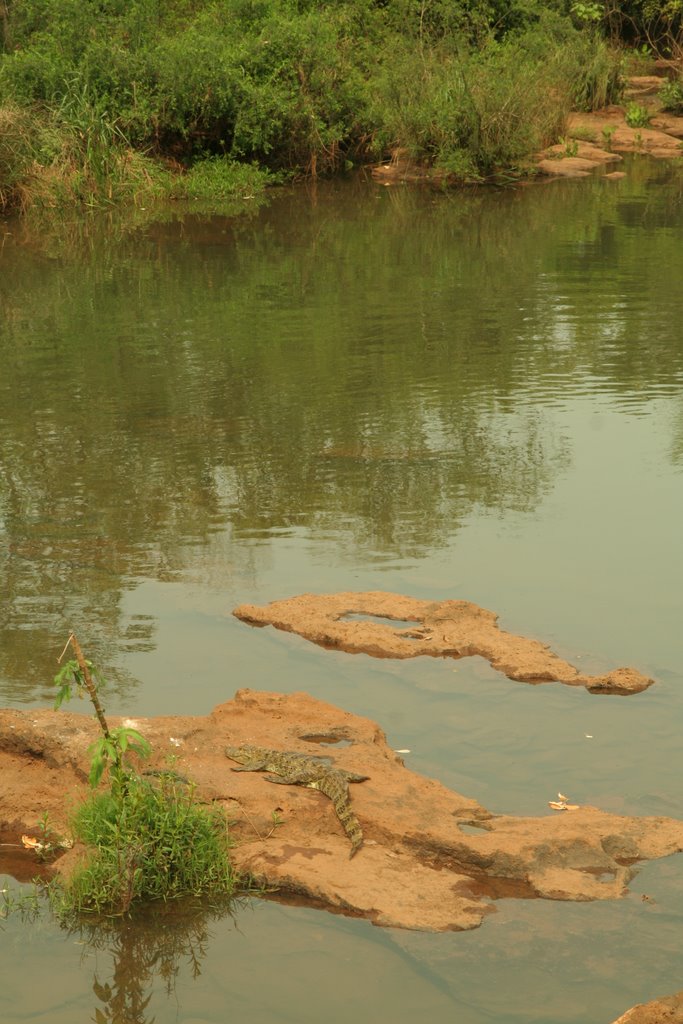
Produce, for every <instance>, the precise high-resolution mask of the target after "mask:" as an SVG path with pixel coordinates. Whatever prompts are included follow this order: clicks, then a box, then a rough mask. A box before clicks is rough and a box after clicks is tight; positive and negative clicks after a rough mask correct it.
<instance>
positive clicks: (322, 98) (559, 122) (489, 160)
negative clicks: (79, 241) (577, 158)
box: [0, 0, 683, 208]
mask: <svg viewBox="0 0 683 1024" xmlns="http://www.w3.org/2000/svg"><path fill="white" fill-rule="evenodd" d="M660 6H661V5H658V4H653V3H652V0H622V2H619V3H616V4H615V3H613V2H612V0H610V3H609V4H607V3H605V5H604V6H603V3H600V2H597V0H596V2H578V0H486V2H479V0H476V2H475V0H99V2H96V3H95V2H90V0H89V2H86V3H84V2H83V0H0V205H4V206H6V207H7V206H11V205H19V206H21V207H24V208H26V207H28V206H31V205H43V206H56V205H62V204H71V203H83V204H86V205H101V204H103V203H107V202H115V201H120V200H130V199H131V198H135V199H137V200H138V201H143V200H148V199H152V198H154V197H171V198H173V197H176V198H194V197H200V198H207V197H219V198H221V197H226V196H230V195H240V194H242V195H244V194H247V195H249V194H254V193H255V192H256V191H258V190H260V189H261V188H263V187H264V186H265V185H266V184H267V183H268V182H269V181H271V180H273V177H274V176H278V175H279V176H281V175H283V174H309V175H316V174H319V173H329V172H335V171H339V170H342V169H344V168H346V167H349V166H351V165H354V164H357V163H359V162H363V161H367V160H376V159H379V158H381V157H384V156H386V155H388V154H389V153H391V152H392V151H394V150H396V149H403V150H405V151H407V152H408V153H410V154H411V155H412V156H414V157H416V158H418V159H421V160H424V161H426V162H428V163H429V164H431V165H435V166H437V167H439V168H441V169H443V170H444V171H448V172H450V173H451V174H453V175H454V176H455V177H456V178H458V179H460V180H481V179H482V178H487V177H489V176H491V175H494V174H495V173H496V172H498V171H501V170H510V169H514V168H515V167H516V166H517V165H518V164H519V163H520V161H522V160H523V159H524V157H526V156H527V155H528V154H529V153H530V152H532V151H533V150H534V149H535V148H539V147H541V146H543V145H545V144H547V143H549V142H551V141H555V140H556V139H557V137H558V136H559V135H560V134H561V132H562V128H563V124H564V120H565V118H566V115H567V113H568V111H569V109H570V108H571V107H572V106H579V107H581V108H584V109H585V108H588V109H592V108H595V107H597V106H600V105H602V104H604V103H605V102H610V101H613V100H615V99H616V98H617V97H618V95H619V90H620V86H621V76H620V66H621V58H620V53H619V50H618V49H617V48H615V44H616V43H618V42H620V41H621V40H623V39H627V40H628V41H629V42H632V43H640V42H645V43H646V44H649V43H652V42H654V40H652V38H651V36H652V34H653V33H656V36H657V41H659V42H661V43H662V45H667V46H668V47H669V49H671V47H672V46H673V45H674V42H675V40H677V39H678V38H679V37H680V23H681V8H682V7H683V0H669V3H668V4H667V6H666V12H667V13H664V8H663V7H662V8H661V11H660V10H659V8H660ZM653 8H656V9H657V11H656V12H655V13H656V14H657V16H656V17H655V16H654V15H653ZM657 12H658V13H657Z"/></svg>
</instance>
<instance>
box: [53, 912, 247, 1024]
mask: <svg viewBox="0 0 683 1024" xmlns="http://www.w3.org/2000/svg"><path fill="white" fill-rule="evenodd" d="M240 905H242V901H235V900H227V899H226V900H225V901H224V902H222V903H221V902H219V903H216V902H215V901H214V902H212V903H211V904H210V905H207V904H206V903H195V902H193V901H191V900H190V901H182V902H174V903H158V904H156V903H155V904H149V905H148V906H146V907H145V908H144V910H142V911H139V912H138V913H136V914H134V915H130V916H127V917H124V918H115V919H111V918H100V919H97V920H93V921H89V920H83V919H81V920H80V921H79V922H78V924H72V925H69V926H68V927H67V930H68V932H69V934H70V935H72V936H74V937H76V939H77V940H78V941H79V942H80V943H82V944H83V947H84V950H83V955H84V956H85V955H87V954H88V953H89V952H91V951H94V952H97V953H100V952H102V953H106V954H108V955H109V956H110V957H111V967H110V969H109V972H108V977H105V976H104V975H103V974H102V972H101V971H100V970H99V969H97V970H96V971H95V975H94V977H93V986H92V987H93V992H94V993H95V996H96V998H97V1003H96V1004H95V1011H94V1015H93V1017H92V1020H94V1021H96V1022H97V1024H154V1021H155V1019H156V1018H155V1016H154V1015H152V1013H151V1011H150V1003H151V1000H152V996H153V995H154V990H155V988H156V987H157V983H158V982H159V981H160V982H162V983H163V987H164V988H165V990H166V995H167V997H169V996H172V995H173V994H174V993H175V985H176V979H177V977H178V974H179V972H180V970H181V969H182V968H183V966H185V967H187V968H189V971H190V974H191V976H192V978H193V979H195V978H198V977H199V976H200V974H201V964H202V960H203V959H204V958H205V956H206V954H207V951H208V945H209V941H210V939H211V932H210V929H209V925H210V923H211V922H212V921H217V920H221V919H223V918H224V917H226V916H228V915H229V916H231V917H233V918H234V915H235V910H236V909H237V908H238V907H239V906H240Z"/></svg>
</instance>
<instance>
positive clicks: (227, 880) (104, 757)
mask: <svg viewBox="0 0 683 1024" xmlns="http://www.w3.org/2000/svg"><path fill="white" fill-rule="evenodd" d="M69 646H71V647H72V648H73V652H74V654H75V658H74V659H73V660H71V661H67V662H66V663H65V664H63V665H62V667H61V668H60V670H59V672H58V673H57V675H56V676H55V680H54V681H55V686H56V687H57V696H56V699H55V708H58V707H60V706H61V705H62V704H63V703H64V702H65V701H68V700H70V699H71V697H72V695H73V690H74V689H76V690H77V691H78V692H79V693H80V694H86V693H87V696H88V697H89V698H90V701H91V703H92V705H93V708H94V711H95V716H96V718H97V721H98V723H99V726H100V737H99V739H98V740H97V741H96V742H95V743H94V744H93V745H92V746H91V747H90V754H91V765H90V785H91V786H92V787H93V788H94V787H96V786H97V785H98V784H99V783H100V781H101V779H102V777H103V775H104V773H105V772H108V776H109V789H108V791H106V792H100V793H93V795H92V796H91V797H90V799H89V800H87V801H86V802H85V803H84V804H83V805H82V806H81V807H79V808H78V810H77V811H76V812H75V814H74V817H73V823H72V824H73V831H74V834H75V836H76V838H77V839H79V840H80V841H81V842H83V843H84V844H85V846H86V848H87V854H86V857H85V859H84V861H83V862H82V863H81V864H80V865H79V866H78V867H77V868H76V870H75V871H74V872H73V873H72V874H71V876H70V877H69V878H68V879H67V880H66V881H62V880H57V881H55V882H54V883H52V885H51V888H50V896H51V899H52V905H53V907H54V909H55V911H56V912H57V914H58V916H59V917H60V918H61V919H62V920H68V919H69V918H72V917H74V916H76V917H77V916H78V915H79V914H82V913H87V912H91V913H98V914H108V915H112V914H125V913H127V911H128V910H129V909H130V907H131V906H132V905H133V904H134V903H140V902H144V901H147V900H157V899H163V900H169V899H176V898H179V897H183V896H212V895H217V896H221V897H225V896H226V895H227V896H230V895H231V894H232V892H233V890H234V888H235V884H236V878H235V875H234V873H233V870H232V866H231V863H230V857H229V849H230V843H229V840H228V830H227V822H226V819H225V816H224V814H223V812H222V811H221V810H220V809H219V808H206V807H204V806H202V805H201V804H199V803H198V802H197V800H196V799H195V796H194V789H193V787H192V786H190V785H189V784H188V783H187V781H186V780H184V779H181V777H180V776H178V775H176V774H175V773H174V772H170V771H168V772H149V773H148V776H147V777H142V776H140V775H139V774H138V773H137V771H136V770H135V768H134V767H133V766H132V764H131V754H133V755H134V756H135V757H136V758H141V757H143V758H144V757H147V756H148V755H149V753H150V752H151V748H150V745H149V743H148V742H147V740H146V739H145V738H144V736H142V735H141V734H140V733H139V732H137V731H136V730H135V729H133V728H130V727H128V726H119V727H118V728H116V729H110V727H109V723H108V722H107V719H106V717H105V714H104V708H103V707H102V702H101V699H100V693H99V686H100V682H99V681H98V678H97V676H96V674H95V671H94V668H93V666H92V663H91V662H89V661H88V660H87V659H86V658H85V657H84V655H83V652H82V650H81V648H80V645H79V643H78V640H77V639H76V636H75V635H74V634H73V633H71V634H70V635H69V639H68V640H67V642H66V645H65V647H64V650H63V651H62V655H61V657H60V658H59V661H60V663H61V661H62V659H63V657H64V654H65V653H66V651H67V649H68V648H69ZM152 780H154V781H152Z"/></svg>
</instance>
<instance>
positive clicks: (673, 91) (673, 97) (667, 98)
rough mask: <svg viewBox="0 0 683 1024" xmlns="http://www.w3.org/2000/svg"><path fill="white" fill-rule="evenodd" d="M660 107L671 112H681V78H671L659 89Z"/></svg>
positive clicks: (682, 112)
mask: <svg viewBox="0 0 683 1024" xmlns="http://www.w3.org/2000/svg"><path fill="white" fill-rule="evenodd" d="M659 99H660V100H661V103H662V109H663V110H668V111H670V112H671V113H672V114H683V79H680V78H679V79H672V80H670V81H667V82H665V83H664V85H663V86H662V88H661V89H660V90H659Z"/></svg>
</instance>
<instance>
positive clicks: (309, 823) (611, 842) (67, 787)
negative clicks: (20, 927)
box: [0, 690, 683, 931]
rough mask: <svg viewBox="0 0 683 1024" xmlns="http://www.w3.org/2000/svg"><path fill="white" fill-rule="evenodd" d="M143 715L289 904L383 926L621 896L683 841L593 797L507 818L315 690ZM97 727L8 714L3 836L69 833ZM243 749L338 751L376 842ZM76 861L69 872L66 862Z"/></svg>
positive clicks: (3, 718)
mask: <svg viewBox="0 0 683 1024" xmlns="http://www.w3.org/2000/svg"><path fill="white" fill-rule="evenodd" d="M113 724H118V720H113ZM129 724H131V725H132V726H133V727H135V728H137V729H139V730H140V731H141V732H142V733H143V734H144V736H145V737H146V738H147V739H148V740H149V741H150V743H151V744H152V746H153V750H154V759H153V761H152V767H166V766H167V763H168V762H167V758H168V755H169V754H172V755H173V756H174V758H175V762H174V769H175V770H176V771H177V772H179V773H181V774H182V775H184V776H186V777H188V778H189V779H191V780H192V781H193V782H195V783H196V785H197V787H198V789H197V791H198V794H199V796H200V797H201V798H202V799H204V800H206V801H214V802H217V803H219V804H221V805H222V806H224V807H225V808H226V811H227V814H228V816H229V818H230V819H231V821H232V822H233V825H232V830H233V833H234V835H235V837H236V838H237V839H238V840H239V842H238V845H237V846H236V848H235V851H234V857H235V861H236V863H237V866H238V867H239V868H241V869H242V870H244V871H248V872H250V873H251V874H253V875H254V876H256V877H257V878H259V879H261V880H262V881H263V882H264V883H265V884H266V885H267V886H268V887H269V888H272V889H274V890H276V891H277V892H278V893H280V895H281V896H282V897H283V898H287V899H292V898H295V899H304V900H307V901H311V902H313V903H314V904H315V905H318V906H320V907H324V908H327V909H330V910H336V911H341V912H344V913H348V914H353V915H357V916H362V917H366V918H368V919H369V920H371V921H373V922H374V923H375V924H378V925H388V926H394V927H403V928H417V929H428V930H436V931H442V930H443V931H445V930H449V929H451V930H463V929H469V928H476V927H477V926H478V925H479V924H480V923H481V922H482V920H483V918H484V917H485V916H486V915H487V914H489V913H491V912H492V911H493V902H492V901H495V900H496V899H503V898H506V897H516V898H524V897H544V898H547V899H554V900H579V901H585V900H596V899H613V898H616V897H619V896H621V895H622V894H623V893H624V892H625V890H626V885H627V883H628V881H629V879H630V878H631V876H632V874H633V871H634V868H633V865H634V864H635V863H636V862H637V861H639V860H643V859H652V858H656V857H664V856H668V855H669V854H672V853H676V852H679V851H681V850H683V822H681V821H677V820H675V819H671V818H663V817H648V818H632V817H622V816H617V815H613V814H607V813H604V812H603V811H600V810H598V809H597V808H594V807H581V808H578V809H577V810H574V811H564V812H559V813H556V814H552V813H551V812H548V810H547V808H545V809H544V810H545V811H546V813H545V816H541V817H534V818H515V817H511V816H508V815H493V814H492V813H491V812H489V811H488V810H486V808H484V807H482V806H481V805H480V804H478V803H477V801H476V800H473V799H470V798H468V797H465V796H461V795H460V794H459V793H456V792H453V791H452V790H449V789H447V788H446V787H445V786H443V785H441V784H440V783H439V782H437V781H435V780H434V779H429V778H425V777H423V776H421V775H418V774H417V773H415V772H412V771H410V770H408V769H407V768H406V767H405V766H404V764H403V762H402V760H401V758H400V757H399V755H398V754H397V753H396V752H395V751H393V750H392V749H391V748H390V747H389V746H388V744H387V741H386V737H385V736H384V733H383V732H382V730H381V729H380V728H379V727H378V726H377V725H376V724H375V723H374V722H371V721H369V720H368V719H365V718H360V717H358V716H356V715H352V714H350V713H348V712H345V711H342V710H340V709H338V708H336V707H333V706H332V705H330V704H326V703H323V702H321V701H318V700H315V699H313V698H312V697H310V696H308V695H307V694H305V693H295V694H289V695H282V694H277V693H260V692H252V691H250V690H240V691H238V692H237V694H236V695H235V698H234V699H233V700H231V701H228V702H227V703H225V704H221V705H219V706H218V707H217V708H216V709H215V710H214V711H213V712H212V713H211V714H210V715H208V716H206V717H197V718H188V717H185V718H152V719H139V720H137V721H135V722H130V723H129ZM96 735H97V724H96V722H95V721H94V720H93V719H92V718H88V717H86V716H84V715H75V714H70V713H64V712H61V711H60V712H54V711H37V712H36V711H28V712H26V711H16V710H5V711H0V777H1V778H2V780H3V783H2V789H3V798H2V802H1V804H0V832H2V833H4V835H5V836H8V835H9V836H13V837H15V839H16V842H17V844H18V840H19V836H20V835H21V833H22V832H32V831H33V830H35V827H36V823H37V821H38V820H39V819H40V817H41V815H42V814H43V813H44V812H45V811H48V813H49V815H50V820H51V822H52V823H53V827H55V828H62V829H63V828H65V827H66V820H67V816H68V812H69V809H70V808H71V807H73V805H74V803H75V802H76V801H78V800H80V799H81V798H82V796H83V795H84V793H85V792H86V783H85V777H86V772H87V766H88V757H87V747H88V745H89V744H90V743H91V742H92V741H93V739H95V737H96ZM241 743H252V744H255V745H257V746H262V747H268V748H270V749H276V750H285V751H292V750H295V751H300V752H302V753H307V754H312V755H316V756H321V755H323V756H324V755H326V754H327V755H330V756H331V757H332V758H333V759H334V762H335V764H337V765H338V766H340V767H342V768H345V769H347V770H349V771H354V772H358V773H360V774H363V775H367V776H369V778H368V780H367V781H365V782H361V783H357V784H354V785H352V786H351V805H352V808H353V810H354V813H355V814H356V815H357V817H358V819H359V821H360V824H361V826H362V829H363V832H364V840H365V841H364V845H363V847H362V848H361V849H360V851H359V852H358V853H357V854H356V856H355V857H354V858H353V859H350V857H349V853H350V844H349V840H348V838H347V836H346V835H345V834H344V831H343V829H342V828H341V825H340V823H339V821H338V820H337V817H336V815H335V813H334V808H333V806H332V804H331V801H330V800H328V799H327V798H326V797H325V796H324V795H323V794H321V793H318V792H315V791H312V790H308V789H304V788H302V787H299V786H291V785H277V786H276V785H272V784H270V783H269V782H268V781H267V780H266V779H265V778H264V776H263V775H262V774H261V773H257V772H236V771H232V770H231V769H232V768H234V767H236V765H235V764H234V762H232V761H230V760H229V759H228V758H227V757H226V756H225V752H224V751H225V746H226V745H235V744H241ZM34 834H35V833H34ZM30 856H32V855H31V854H29V853H27V854H26V857H30ZM73 856H76V853H75V851H74V852H73V853H67V854H66V855H64V856H63V857H62V858H61V860H59V861H57V862H56V868H57V869H58V870H64V871H68V870H69V868H70V861H71V860H72V857H73Z"/></svg>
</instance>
